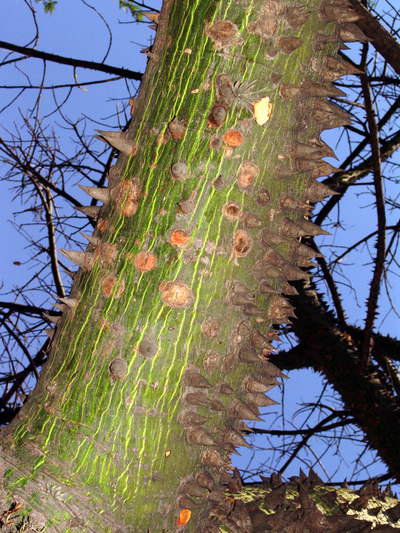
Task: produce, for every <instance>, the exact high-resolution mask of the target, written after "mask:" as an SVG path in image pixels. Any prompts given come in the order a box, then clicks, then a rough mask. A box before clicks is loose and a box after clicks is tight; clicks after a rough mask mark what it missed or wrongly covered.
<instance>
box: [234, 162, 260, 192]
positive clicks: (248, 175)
mask: <svg viewBox="0 0 400 533" xmlns="http://www.w3.org/2000/svg"><path fill="white" fill-rule="evenodd" d="M259 173H260V169H259V168H258V166H257V165H255V164H254V163H252V162H251V161H243V163H242V164H241V165H240V169H239V174H238V176H237V183H238V185H239V188H240V189H247V187H250V185H251V184H252V183H253V180H254V178H255V177H256V176H258V175H259Z"/></svg>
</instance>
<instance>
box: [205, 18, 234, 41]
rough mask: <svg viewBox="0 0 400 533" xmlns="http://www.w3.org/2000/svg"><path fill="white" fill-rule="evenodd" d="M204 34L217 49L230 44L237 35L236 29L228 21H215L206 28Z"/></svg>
mask: <svg viewBox="0 0 400 533" xmlns="http://www.w3.org/2000/svg"><path fill="white" fill-rule="evenodd" d="M206 34H207V35H208V36H209V37H210V39H211V40H212V41H214V43H215V46H216V47H217V48H219V47H221V46H226V45H227V44H229V43H231V42H232V41H233V40H234V39H235V38H236V36H237V34H238V27H237V26H236V24H234V23H233V22H231V21H230V20H216V21H215V22H214V24H213V25H212V26H210V27H209V28H207V30H206Z"/></svg>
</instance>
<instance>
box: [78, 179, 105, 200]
mask: <svg viewBox="0 0 400 533" xmlns="http://www.w3.org/2000/svg"><path fill="white" fill-rule="evenodd" d="M78 187H79V188H80V189H82V191H85V193H86V194H88V195H89V196H90V197H91V198H94V199H95V200H99V201H100V202H103V204H108V202H109V201H110V190H109V189H108V188H103V189H101V188H99V187H86V186H85V185H79V184H78Z"/></svg>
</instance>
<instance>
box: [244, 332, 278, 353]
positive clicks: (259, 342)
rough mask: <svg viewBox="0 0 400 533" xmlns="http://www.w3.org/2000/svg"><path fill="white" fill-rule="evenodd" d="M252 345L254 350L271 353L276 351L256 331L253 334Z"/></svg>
mask: <svg viewBox="0 0 400 533" xmlns="http://www.w3.org/2000/svg"><path fill="white" fill-rule="evenodd" d="M250 344H251V345H252V346H253V348H258V349H260V350H269V351H271V352H275V351H276V350H275V348H274V347H273V346H272V344H271V343H270V342H268V339H267V338H266V337H264V335H263V334H262V333H260V332H259V331H257V330H256V329H254V330H253V331H252V333H251V336H250Z"/></svg>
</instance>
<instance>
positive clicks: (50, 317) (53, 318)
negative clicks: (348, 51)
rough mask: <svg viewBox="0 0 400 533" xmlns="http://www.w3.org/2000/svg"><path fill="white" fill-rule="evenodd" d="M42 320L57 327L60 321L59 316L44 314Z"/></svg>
mask: <svg viewBox="0 0 400 533" xmlns="http://www.w3.org/2000/svg"><path fill="white" fill-rule="evenodd" d="M43 316H44V318H46V319H47V320H49V321H50V322H52V323H53V324H55V325H57V324H58V323H59V321H60V320H61V317H60V316H54V315H47V314H46V313H43Z"/></svg>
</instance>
